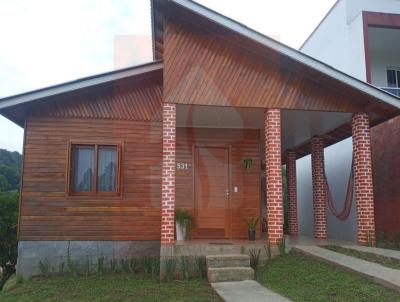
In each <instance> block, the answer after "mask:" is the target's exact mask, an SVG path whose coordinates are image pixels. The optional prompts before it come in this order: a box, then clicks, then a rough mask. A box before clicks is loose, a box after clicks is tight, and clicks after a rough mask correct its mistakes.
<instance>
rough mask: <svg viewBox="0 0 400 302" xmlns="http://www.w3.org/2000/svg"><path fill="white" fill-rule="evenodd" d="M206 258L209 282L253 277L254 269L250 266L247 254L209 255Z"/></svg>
mask: <svg viewBox="0 0 400 302" xmlns="http://www.w3.org/2000/svg"><path fill="white" fill-rule="evenodd" d="M206 260H207V277H208V282H210V283H216V282H229V281H243V280H253V279H254V270H253V269H252V268H251V267H250V257H249V256H247V255H241V254H238V255H236V254H231V255H209V256H206Z"/></svg>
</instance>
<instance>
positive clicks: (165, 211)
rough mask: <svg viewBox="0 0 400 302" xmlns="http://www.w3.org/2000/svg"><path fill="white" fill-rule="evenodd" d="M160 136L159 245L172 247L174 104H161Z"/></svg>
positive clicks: (173, 224)
mask: <svg viewBox="0 0 400 302" xmlns="http://www.w3.org/2000/svg"><path fill="white" fill-rule="evenodd" d="M162 134H163V145H162V146H163V161H162V181H161V182H162V183H161V245H172V244H174V242H175V236H174V234H175V232H174V231H175V222H174V217H175V141H176V105H175V104H163V129H162Z"/></svg>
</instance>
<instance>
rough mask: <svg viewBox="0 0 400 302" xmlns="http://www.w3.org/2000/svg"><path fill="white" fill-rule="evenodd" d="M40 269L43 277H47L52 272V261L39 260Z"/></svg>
mask: <svg viewBox="0 0 400 302" xmlns="http://www.w3.org/2000/svg"><path fill="white" fill-rule="evenodd" d="M39 269H40V273H41V275H42V276H43V277H45V278H47V277H48V276H49V272H50V263H49V260H47V259H44V260H43V261H39Z"/></svg>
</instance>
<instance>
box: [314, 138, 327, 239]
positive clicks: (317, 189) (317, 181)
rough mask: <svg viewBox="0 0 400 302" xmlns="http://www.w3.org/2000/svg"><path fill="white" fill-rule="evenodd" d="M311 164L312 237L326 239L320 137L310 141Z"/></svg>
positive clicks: (324, 187)
mask: <svg viewBox="0 0 400 302" xmlns="http://www.w3.org/2000/svg"><path fill="white" fill-rule="evenodd" d="M311 163H312V185H313V208H314V237H315V238H316V239H327V238H328V222H327V216H326V205H327V192H326V186H325V178H324V141H323V139H322V138H320V137H314V138H312V139H311Z"/></svg>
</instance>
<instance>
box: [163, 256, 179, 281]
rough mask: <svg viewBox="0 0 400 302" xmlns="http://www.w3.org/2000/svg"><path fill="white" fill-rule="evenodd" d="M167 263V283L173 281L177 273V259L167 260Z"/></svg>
mask: <svg viewBox="0 0 400 302" xmlns="http://www.w3.org/2000/svg"><path fill="white" fill-rule="evenodd" d="M164 261H165V262H164V263H165V278H166V280H167V281H170V280H173V279H174V277H175V272H176V259H175V257H170V258H166V259H165V260H164Z"/></svg>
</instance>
